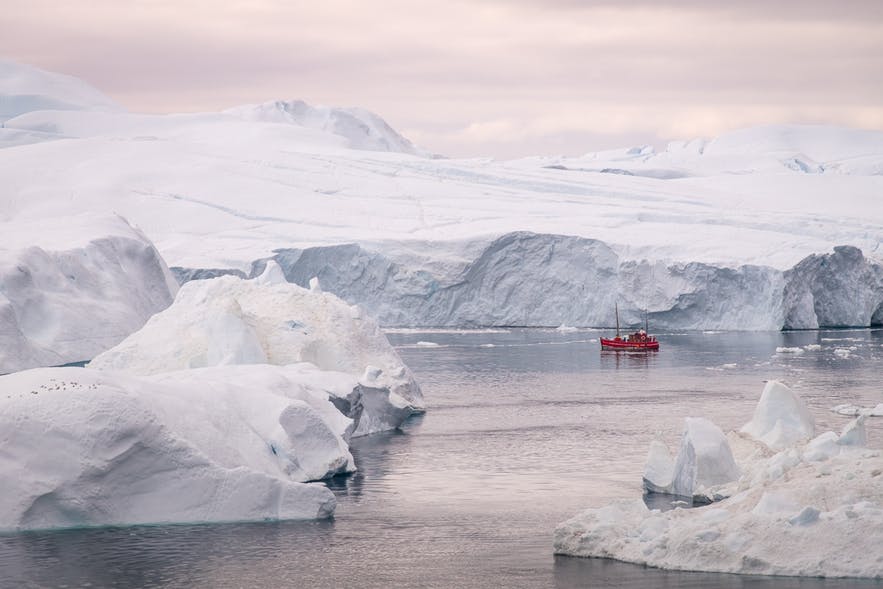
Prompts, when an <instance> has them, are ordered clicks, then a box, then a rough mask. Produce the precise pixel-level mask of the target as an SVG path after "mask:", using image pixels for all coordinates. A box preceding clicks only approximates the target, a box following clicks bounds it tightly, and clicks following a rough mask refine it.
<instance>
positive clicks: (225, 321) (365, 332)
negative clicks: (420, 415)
mask: <svg viewBox="0 0 883 589" xmlns="http://www.w3.org/2000/svg"><path fill="white" fill-rule="evenodd" d="M280 276H281V271H280V270H279V268H278V266H276V265H275V263H270V264H268V265H267V269H266V270H265V272H264V274H262V275H261V276H259V277H258V278H256V279H253V280H242V279H240V278H237V277H235V276H222V277H220V278H215V279H211V280H198V281H191V282H188V283H186V284H185V285H184V286H182V287H181V289H180V291H179V292H178V296H177V297H176V298H175V301H174V303H173V304H172V305H171V306H170V307H169V308H168V309H166V310H165V311H163V312H161V313H158V314H157V315H154V316H153V317H152V318H151V319H150V321H148V322H147V324H146V325H145V326H144V327H143V328H142V329H141V330H140V331H138V332H136V333H134V334H132V335H131V336H129V337H128V338H127V339H126V340H125V341H123V342H122V343H120V344H119V345H118V346H116V347H115V348H113V349H111V350H108V351H107V352H105V353H103V354H101V355H99V356H98V357H96V358H95V359H94V360H92V362H90V363H89V367H90V368H95V369H98V370H116V371H123V372H127V373H130V374H142V375H148V374H157V373H161V372H168V371H174V370H183V369H187V368H200V367H205V366H220V365H233V364H264V363H266V364H274V365H280V366H284V365H288V364H295V363H299V362H309V363H311V364H313V365H315V366H316V367H318V368H319V369H321V370H323V371H333V372H336V373H345V374H348V375H351V376H352V377H353V378H352V381H353V382H352V386H351V388H350V390H349V391H345V392H344V394H343V395H342V396H340V395H339V393H340V391H329V395H331V396H333V397H338V396H340V398H337V400H336V404H337V405H338V407H339V408H340V409H341V410H342V411H343V412H344V413H345V414H347V415H349V416H350V417H352V418H353V419H354V420H355V421H356V426H355V430H354V432H353V435H363V434H368V433H373V432H376V431H382V430H386V429H392V428H395V427H397V426H398V425H399V424H401V422H402V421H404V419H405V418H406V417H407V416H408V415H410V414H412V413H414V412H419V411H422V410H423V397H422V394H421V392H420V387H419V386H418V385H417V383H416V381H415V380H414V378H413V376H412V375H411V373H410V371H409V370H408V368H407V367H406V366H405V365H404V364H403V363H402V360H401V358H400V357H399V355H398V354H397V353H396V352H395V350H394V349H393V348H392V346H391V345H390V344H389V341H388V340H387V339H386V336H385V335H384V334H383V333H382V332H381V331H380V328H379V326H378V325H377V323H376V322H375V321H374V320H372V319H370V318H368V317H365V316H364V315H363V314H362V313H361V312H360V311H359V309H358V308H357V307H351V306H350V305H347V304H346V303H344V302H343V301H341V300H340V299H338V298H337V297H336V296H334V295H332V294H329V293H324V292H321V291H310V290H307V289H304V288H301V287H299V286H297V285H294V284H290V283H287V282H280V281H279V280H280V279H279V277H280ZM368 366H373V367H376V368H377V370H376V371H373V372H372V378H371V379H370V381H367V380H364V379H363V380H362V381H361V382H360V381H359V380H358V379H359V377H360V376H361V375H363V374H365V373H366V367H368Z"/></svg>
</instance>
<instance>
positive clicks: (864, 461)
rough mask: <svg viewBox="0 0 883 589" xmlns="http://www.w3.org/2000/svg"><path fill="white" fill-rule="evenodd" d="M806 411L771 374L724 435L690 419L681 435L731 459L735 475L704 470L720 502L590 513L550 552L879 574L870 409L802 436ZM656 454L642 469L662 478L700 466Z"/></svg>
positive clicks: (876, 466)
mask: <svg viewBox="0 0 883 589" xmlns="http://www.w3.org/2000/svg"><path fill="white" fill-rule="evenodd" d="M801 407H802V401H800V400H799V398H798V397H796V395H794V394H793V392H792V391H790V389H788V388H787V387H785V386H784V385H782V384H781V383H776V382H771V383H768V385H767V387H766V389H765V390H764V393H763V398H762V400H761V402H760V403H759V405H758V407H757V410H756V411H755V414H754V417H753V418H752V420H751V421H750V422H749V423H748V424H747V425H746V427H745V428H743V429H742V432H743V433H741V434H740V433H731V434H729V435H728V436H727V438H726V439H724V438H722V436H719V435H717V433H716V432H711V435H708V434H709V432H708V431H706V432H697V431H692V430H695V427H693V426H695V425H696V424H695V423H694V424H690V423H689V422H688V427H687V431H686V432H685V434H684V439H685V442H684V443H686V440H690V441H691V442H692V441H695V440H697V439H699V440H704V441H708V440H713V441H714V443H713V444H712V445H711V446H709V447H707V449H706V451H702V452H699V453H697V456H698V455H704V456H705V457H707V458H710V457H713V456H716V455H718V456H720V455H727V456H730V457H731V459H732V456H735V462H736V463H737V464H738V467H739V472H730V473H728V474H727V476H724V477H719V476H714V477H710V478H707V480H708V481H709V482H711V481H712V480H717V483H716V486H715V488H716V490H717V493H716V496H717V497H725V498H723V499H721V500H719V501H716V502H714V503H713V504H711V505H706V506H703V507H698V508H693V509H682V508H676V509H672V510H669V511H660V510H655V509H654V510H651V509H648V508H647V506H646V505H645V504H644V502H643V501H641V500H639V499H635V500H631V501H629V500H622V501H619V502H616V503H613V504H611V505H608V506H605V507H601V508H592V509H588V510H586V511H585V512H583V513H581V514H579V515H577V516H575V517H574V518H572V519H570V520H568V521H566V522H563V523H562V524H560V525H559V526H558V527H557V529H556V530H555V540H554V543H555V552H556V553H558V554H568V555H573V556H594V557H606V558H615V559H618V560H624V561H628V562H634V563H639V564H646V565H649V566H654V567H660V568H667V569H680V570H696V571H716V572H727V573H750V574H761V575H801V576H811V577H872V578H878V579H879V578H883V557H881V553H880V546H881V545H883V482H881V476H883V475H881V473H883V455H881V453H880V451H879V450H872V449H869V448H867V447H865V445H866V442H867V433H866V431H865V427H864V420H865V419H866V417H864V416H860V417H859V418H858V419H856V420H854V421H852V422H850V423H848V424H847V425H846V426H845V427H844V428H843V430H842V432H841V433H839V434H838V433H835V432H825V433H822V434H820V435H817V436H815V437H813V438H811V439H809V436H812V435H813V434H812V431H813V424H812V422H811V420H812V418H811V417H810V416H809V415H808V414H806V413H804V411H803V410H802V409H801ZM703 421H704V420H703ZM777 430H778V432H779V433H782V432H785V431H788V432H791V434H794V435H786V436H782V435H776V434H775V432H776V431H777ZM771 433H773V435H770V434H771ZM758 435H759V436H761V437H760V439H758V438H756V437H755V436H758ZM770 444H773V445H772V446H770ZM730 446H732V450H731V448H730ZM683 447H684V446H683V444H682V450H683ZM662 456H663V454H662V453H661V452H660V450H659V449H658V448H656V449H653V448H651V452H650V456H649V458H650V460H649V461H648V470H647V472H648V473H649V474H650V476H651V478H656V479H657V480H663V482H664V480H672V479H674V480H677V479H679V478H683V475H684V474H687V475H691V478H692V475H693V474H694V473H696V472H697V471H696V470H695V469H694V466H695V465H699V464H701V463H702V461H701V460H700V461H698V462H695V461H692V460H685V461H680V463H679V465H678V466H675V467H674V472H670V471H668V469H669V468H670V467H671V463H670V462H669V463H666V462H665V460H664V459H662V458H661V457H662ZM719 466H720V464H717V465H716V467H719ZM740 474H741V476H740ZM645 477H646V475H645ZM728 478H729V479H731V480H732V482H729V483H727V482H726V480H725V479H728Z"/></svg>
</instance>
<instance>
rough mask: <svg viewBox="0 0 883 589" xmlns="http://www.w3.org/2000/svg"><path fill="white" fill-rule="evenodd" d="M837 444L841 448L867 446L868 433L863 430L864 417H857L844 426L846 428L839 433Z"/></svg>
mask: <svg viewBox="0 0 883 589" xmlns="http://www.w3.org/2000/svg"><path fill="white" fill-rule="evenodd" d="M837 443H838V444H840V445H841V446H867V445H868V432H867V430H866V429H865V416H864V415H859V416H858V417H857V418H856V419H853V420H852V421H850V422H849V423H848V424H846V427H844V428H843V431H842V432H840V437H839V438H838V439H837Z"/></svg>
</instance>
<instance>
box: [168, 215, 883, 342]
mask: <svg viewBox="0 0 883 589" xmlns="http://www.w3.org/2000/svg"><path fill="white" fill-rule="evenodd" d="M383 251H384V249H383V247H382V246H378V247H377V248H376V249H368V248H366V247H363V246H360V245H357V244H348V245H339V246H328V247H315V248H306V249H302V250H297V249H283V250H277V252H276V253H275V255H274V256H273V257H272V258H271V259H272V260H274V261H276V262H277V263H279V264H280V266H282V269H283V271H284V272H285V276H286V278H287V280H289V281H290V282H293V283H295V284H300V285H303V286H306V285H307V284H308V282H309V280H310V278H312V277H314V276H315V277H318V278H319V280H320V281H321V283H322V285H323V288H325V289H326V290H328V291H329V292H333V293H335V294H336V295H338V296H340V297H341V298H343V299H344V300H347V301H348V302H350V303H353V304H359V305H361V306H363V307H364V308H365V310H366V311H367V312H368V313H369V314H371V315H373V316H374V317H376V318H377V319H378V320H379V321H380V322H381V323H382V324H383V325H387V326H458V327H463V326H467V327H471V326H502V325H506V326H552V325H561V324H567V325H578V326H610V325H613V324H614V317H613V309H614V304H615V303H618V304H619V308H620V313H621V318H622V320H623V322H624V323H626V324H628V323H632V324H635V323H638V322H641V321H642V319H643V310H644V309H646V310H647V311H648V317H649V320H650V322H651V324H652V325H653V326H654V328H656V329H739V330H777V329H782V328H785V329H802V328H815V327H828V326H843V325H852V326H868V325H877V324H880V323H883V265H880V264H879V263H877V262H874V261H872V260H870V259H868V258H865V257H864V256H863V255H862V253H861V252H860V251H859V250H857V249H856V248H852V247H837V248H836V249H835V251H834V253H833V254H822V255H813V256H810V257H809V258H807V259H805V260H803V261H802V262H800V263H799V264H798V265H797V266H795V267H794V268H792V269H791V270H788V271H785V272H781V271H779V270H776V269H774V268H771V267H765V266H753V265H743V266H737V267H719V266H715V265H712V264H704V263H699V262H692V263H685V264H665V263H662V262H655V263H651V262H649V261H646V260H641V261H635V260H629V259H624V258H623V257H622V256H621V255H619V254H617V253H616V251H615V250H614V248H612V247H610V246H609V245H608V244H606V243H604V242H602V241H599V240H594V239H586V238H581V237H573V236H562V235H548V234H534V233H527V232H516V233H509V234H506V235H504V236H502V237H500V238H498V239H495V240H493V241H491V242H490V243H489V244H488V245H486V246H485V247H484V248H483V249H481V250H480V252H479V253H478V255H477V256H476V257H475V258H474V259H473V260H472V261H471V262H468V263H464V264H461V265H457V264H445V263H444V260H445V259H446V257H449V256H447V254H446V252H444V250H443V249H441V247H440V248H439V249H437V250H436V256H437V259H436V260H434V261H435V262H436V263H435V264H433V263H431V262H432V260H430V262H427V260H426V259H415V258H413V257H411V258H406V257H395V256H390V255H386V254H384V253H383ZM265 262H266V261H265V260H259V261H257V262H256V263H255V264H254V265H253V268H252V274H256V273H258V272H260V271H262V269H263V267H264V264H265ZM437 268H441V270H440V271H439V270H437ZM174 270H175V271H176V274H177V275H178V277H179V279H182V280H186V279H188V278H189V277H191V276H192V275H193V271H191V270H186V269H174Z"/></svg>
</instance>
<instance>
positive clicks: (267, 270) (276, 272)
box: [254, 260, 288, 284]
mask: <svg viewBox="0 0 883 589" xmlns="http://www.w3.org/2000/svg"><path fill="white" fill-rule="evenodd" d="M254 280H255V282H257V283H259V284H285V283H286V282H288V281H287V280H286V279H285V273H284V272H283V271H282V266H280V265H279V264H278V263H277V262H276V261H275V260H267V265H266V267H264V271H263V272H262V273H261V274H260V275H259V276H256V277H255V278H254Z"/></svg>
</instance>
